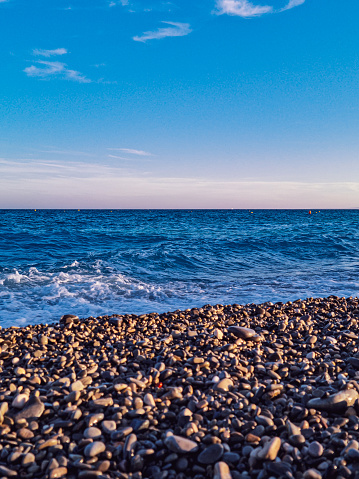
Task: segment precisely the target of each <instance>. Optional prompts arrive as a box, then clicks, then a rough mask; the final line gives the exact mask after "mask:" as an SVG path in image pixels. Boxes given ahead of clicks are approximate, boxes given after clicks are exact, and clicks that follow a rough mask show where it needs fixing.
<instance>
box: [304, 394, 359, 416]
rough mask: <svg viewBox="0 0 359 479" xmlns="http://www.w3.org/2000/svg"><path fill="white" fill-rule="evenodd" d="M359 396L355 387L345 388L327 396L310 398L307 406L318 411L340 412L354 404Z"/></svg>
mask: <svg viewBox="0 0 359 479" xmlns="http://www.w3.org/2000/svg"><path fill="white" fill-rule="evenodd" d="M358 398H359V394H358V392H357V391H356V390H355V389H345V390H343V391H339V392H338V393H335V394H332V395H330V396H328V397H326V398H314V399H310V401H308V404H307V406H308V407H309V408H313V409H317V410H318V411H326V412H329V413H331V412H334V413H340V412H344V411H345V410H346V409H347V408H348V407H349V406H353V404H354V403H355V401H356V400H357V399H358Z"/></svg>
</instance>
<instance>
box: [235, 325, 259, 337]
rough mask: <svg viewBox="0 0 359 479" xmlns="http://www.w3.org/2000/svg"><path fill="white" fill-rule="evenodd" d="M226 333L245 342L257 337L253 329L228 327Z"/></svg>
mask: <svg viewBox="0 0 359 479" xmlns="http://www.w3.org/2000/svg"><path fill="white" fill-rule="evenodd" d="M228 332H229V333H232V334H234V335H235V336H237V338H241V339H245V340H248V339H252V338H254V337H256V336H257V333H256V332H255V331H254V329H250V328H243V327H241V326H229V328H228Z"/></svg>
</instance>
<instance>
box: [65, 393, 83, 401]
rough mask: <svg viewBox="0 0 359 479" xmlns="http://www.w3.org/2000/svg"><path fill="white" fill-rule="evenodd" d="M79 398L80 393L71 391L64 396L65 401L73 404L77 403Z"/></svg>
mask: <svg viewBox="0 0 359 479" xmlns="http://www.w3.org/2000/svg"><path fill="white" fill-rule="evenodd" d="M80 397H81V393H80V391H72V392H71V393H70V394H67V395H66V396H65V401H66V402H70V403H74V402H77V401H78V400H79V399H80Z"/></svg>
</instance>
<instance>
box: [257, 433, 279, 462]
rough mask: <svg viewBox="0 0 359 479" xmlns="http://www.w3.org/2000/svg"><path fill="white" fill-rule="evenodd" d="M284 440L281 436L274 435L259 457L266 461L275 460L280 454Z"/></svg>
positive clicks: (259, 453)
mask: <svg viewBox="0 0 359 479" xmlns="http://www.w3.org/2000/svg"><path fill="white" fill-rule="evenodd" d="M281 444H282V441H281V440H280V438H279V437H274V438H273V439H271V440H270V441H268V442H267V443H266V444H265V445H264V446H263V448H262V450H261V451H259V452H258V454H257V457H258V458H259V459H262V460H265V461H274V460H275V459H276V457H277V455H278V452H279V449H280V446H281Z"/></svg>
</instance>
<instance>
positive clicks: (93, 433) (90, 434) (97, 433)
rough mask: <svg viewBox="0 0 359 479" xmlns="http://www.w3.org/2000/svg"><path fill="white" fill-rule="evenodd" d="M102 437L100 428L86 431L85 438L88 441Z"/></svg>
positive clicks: (89, 428)
mask: <svg viewBox="0 0 359 479" xmlns="http://www.w3.org/2000/svg"><path fill="white" fill-rule="evenodd" d="M101 435H102V432H101V430H100V429H99V428H98V427H93V426H92V427H88V428H87V429H85V431H84V437H85V438H87V439H98V438H99V437H101Z"/></svg>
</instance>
